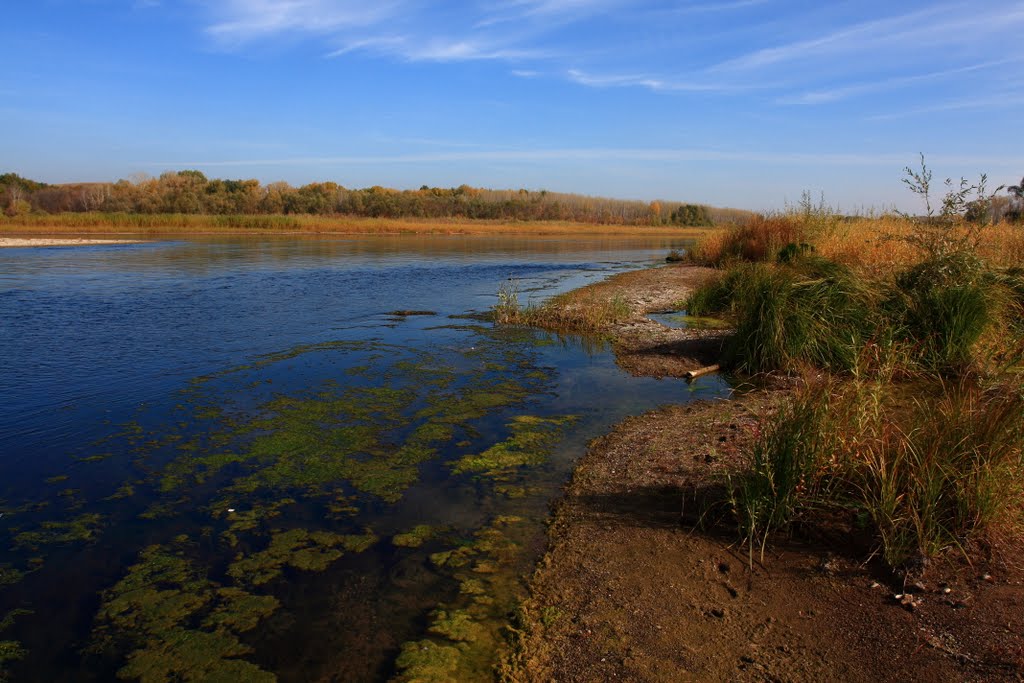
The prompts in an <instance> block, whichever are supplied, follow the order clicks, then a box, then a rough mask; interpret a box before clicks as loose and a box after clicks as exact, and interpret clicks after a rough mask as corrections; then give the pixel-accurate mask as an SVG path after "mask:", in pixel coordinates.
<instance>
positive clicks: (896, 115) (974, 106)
mask: <svg viewBox="0 0 1024 683" xmlns="http://www.w3.org/2000/svg"><path fill="white" fill-rule="evenodd" d="M1021 107H1024V94H1022V93H1019V92H1013V93H1000V94H996V95H990V96H987V97H965V98H961V99H954V100H946V101H944V102H937V103H935V104H931V105H928V106H924V107H913V108H910V109H904V110H902V111H897V112H891V113H888V114H877V115H875V116H869V117H868V120H869V121H889V120H893V119H903V118H908V117H911V116H920V115H922V114H935V113H939V112H948V111H969V110H977V111H988V110H997V109H1019V108H1021Z"/></svg>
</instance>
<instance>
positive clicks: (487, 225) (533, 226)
mask: <svg viewBox="0 0 1024 683" xmlns="http://www.w3.org/2000/svg"><path fill="white" fill-rule="evenodd" d="M706 231H707V229H706V228H692V227H681V226H643V225H639V226H635V225H605V224H596V223H572V222H567V221H493V220H472V219H443V220H438V219H409V218H401V219H397V218H358V217H348V216H314V215H272V216H260V215H253V216H216V215H194V214H101V213H66V214H53V215H38V216H35V215H29V216H19V217H14V218H11V217H0V232H2V233H4V234H7V235H10V236H14V235H61V234H90V235H91V234H110V233H118V234H121V233H142V234H148V233H161V234H208V233H227V234H234V233H244V234H264V233H298V234H302V233H326V234H366V235H378V234H379V235H393V234H426V235H531V236H544V235H552V236H558V235H586V236H615V237H626V236H628V237H671V238H680V239H693V238H697V237H699V236H701V235H702V234H703V233H704V232H706Z"/></svg>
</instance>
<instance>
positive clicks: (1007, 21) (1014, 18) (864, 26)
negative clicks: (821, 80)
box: [715, 3, 1024, 71]
mask: <svg viewBox="0 0 1024 683" xmlns="http://www.w3.org/2000/svg"><path fill="white" fill-rule="evenodd" d="M1022 24H1024V6H1021V5H1020V4H1019V3H1017V4H1015V5H1014V6H1012V7H1009V8H1007V7H999V8H996V9H990V10H985V9H978V8H976V7H975V6H973V5H962V4H958V5H935V6H932V7H928V8H926V9H923V10H918V11H915V12H910V13H906V14H901V15H897V16H893V17H887V18H884V19H876V20H871V21H865V22H861V23H856V24H853V25H851V26H847V27H843V28H839V29H838V30H834V31H832V32H830V33H827V34H825V35H822V36H820V37H818V38H811V39H808V40H801V41H796V42H792V43H787V44H784V45H779V46H776V47H770V48H763V49H760V50H755V51H754V52H750V53H748V54H745V55H741V56H738V57H734V58H732V59H728V60H726V61H724V62H722V63H720V64H718V65H717V66H716V67H715V70H717V71H737V70H751V69H761V68H765V67H769V66H773V65H776V64H781V63H788V62H799V61H808V60H814V59H818V58H821V57H823V56H828V55H835V54H841V53H851V52H853V53H861V54H872V53H877V52H878V51H879V50H880V49H883V48H887V49H894V48H895V49H899V50H904V51H914V50H921V49H922V48H924V47H926V46H929V45H932V44H935V43H941V44H942V45H943V47H945V48H946V49H947V50H949V49H950V48H952V47H953V46H954V45H978V44H979V41H982V40H984V38H985V37H986V36H991V35H998V34H1011V35H1012V34H1014V33H1016V32H1018V30H1019V27H1020V26H1021V25H1022Z"/></svg>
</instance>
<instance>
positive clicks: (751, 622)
mask: <svg viewBox="0 0 1024 683" xmlns="http://www.w3.org/2000/svg"><path fill="white" fill-rule="evenodd" d="M706 276H707V271H703V272H702V270H701V269H696V268H687V267H684V266H672V267H667V268H662V269H655V270H650V271H641V272H639V273H629V274H624V275H622V276H617V277H615V278H611V279H610V280H608V281H606V282H605V283H601V284H600V285H597V286H596V287H601V288H604V290H603V291H604V292H605V293H606V294H607V295H609V296H621V297H623V298H625V299H626V300H627V301H628V302H629V305H630V306H631V310H632V311H634V312H635V315H634V316H633V317H632V318H631V320H630V321H629V322H627V323H624V324H621V325H617V326H616V327H615V328H614V329H610V330H608V333H609V334H611V335H612V336H613V338H614V343H615V345H616V350H617V352H618V353H619V355H620V363H621V364H622V365H623V366H624V367H626V368H627V369H629V370H631V371H633V372H636V373H637V374H656V375H677V374H681V373H682V372H685V370H686V369H689V368H691V367H694V366H697V365H703V364H705V363H707V362H709V361H710V362H713V360H714V358H715V357H716V353H717V349H718V346H719V345H720V344H721V340H722V339H723V336H722V333H720V332H716V333H702V332H700V331H693V330H667V329H665V328H661V329H658V327H660V326H657V324H656V323H650V321H647V320H646V318H644V313H645V312H647V311H650V310H657V309H659V308H663V307H674V305H675V303H676V302H678V301H679V300H680V299H681V298H683V297H684V296H685V293H686V291H687V290H688V288H689V287H691V286H693V284H694V283H696V282H699V280H700V279H701V278H703V277H706ZM641 318H644V319H643V320H641ZM649 323H650V324H649ZM652 371H653V372H652ZM784 398H785V393H784V392H782V391H765V390H762V391H757V392H751V393H746V394H743V395H738V396H736V397H735V398H734V399H732V400H728V401H717V402H712V403H703V404H696V405H694V404H691V405H689V406H673V407H667V408H663V409H661V410H657V411H654V412H650V413H647V414H645V415H641V416H638V417H634V418H629V419H627V420H626V421H624V422H623V423H621V424H620V425H619V426H618V427H616V428H615V429H614V430H613V431H612V432H611V433H610V434H609V435H607V436H605V437H603V438H601V439H598V440H595V441H594V442H593V443H592V444H591V446H590V448H589V451H588V453H587V455H586V456H585V457H584V458H583V460H581V462H580V463H579V464H578V466H577V469H576V471H575V475H574V477H573V480H572V482H571V484H570V485H569V487H568V488H567V491H566V494H565V498H564V499H563V500H562V502H561V503H560V504H559V506H558V508H557V510H556V512H555V515H554V519H553V521H552V525H551V528H550V538H549V541H550V545H549V550H548V553H547V555H546V556H545V558H544V559H543V561H542V562H541V564H540V566H539V568H538V570H537V572H536V574H535V576H534V577H533V579H532V582H531V597H530V599H529V600H528V601H527V602H526V603H525V604H524V606H523V614H522V617H523V622H524V623H523V625H522V628H523V630H522V633H521V642H520V648H519V650H518V652H517V655H516V657H515V661H514V662H513V664H512V667H513V671H514V673H513V674H512V675H511V676H510V678H512V679H514V680H521V681H580V682H583V681H608V680H627V681H836V680H843V681H865V682H866V681H908V680H913V681H1019V680H1024V571H1022V569H1021V566H1020V561H1019V560H1018V559H1017V558H1020V557H1021V556H1022V555H1021V551H1022V550H1024V544H1021V543H1020V541H1019V539H1010V540H1007V541H1006V543H1005V546H1004V547H1002V548H997V549H995V550H994V551H993V552H992V553H990V554H989V556H987V557H986V559H984V561H983V563H982V561H978V560H976V561H975V563H974V565H973V566H972V565H970V564H968V563H967V562H966V561H964V560H963V559H962V557H961V556H952V557H949V558H948V559H946V560H942V561H941V562H939V563H936V564H935V566H932V567H929V568H928V570H927V571H926V572H925V576H924V578H923V580H922V581H921V582H919V584H918V585H910V586H904V585H902V584H901V583H900V582H899V581H898V580H896V579H894V577H893V576H891V575H889V574H888V573H887V572H885V571H884V570H883V569H882V568H881V565H880V563H878V562H876V561H874V560H872V559H871V556H870V542H869V541H867V540H861V539H857V538H856V537H855V536H850V535H838V534H837V535H833V536H831V537H830V536H829V535H828V531H827V530H826V531H825V532H821V531H820V530H819V531H818V532H816V533H815V535H814V536H808V537H800V538H791V539H785V538H780V539H776V540H774V541H773V542H772V544H770V545H769V547H768V549H767V552H766V554H765V556H764V560H763V562H762V561H761V560H760V558H759V557H757V556H755V557H754V559H753V561H751V558H750V556H749V555H748V552H747V548H746V546H744V545H743V544H742V543H741V542H740V541H739V540H738V536H737V534H736V532H735V531H731V530H730V528H729V523H728V519H729V513H728V510H727V509H726V508H727V504H719V505H718V506H717V507H714V506H711V501H721V500H722V499H723V497H724V496H723V491H724V488H723V480H724V478H725V475H726V473H727V472H728V471H730V469H735V468H736V467H739V466H741V465H742V464H743V455H742V453H743V449H744V447H745V446H746V445H748V444H749V443H750V442H751V440H752V439H753V438H754V435H755V433H756V430H757V421H758V419H759V417H762V416H764V415H766V414H769V413H770V412H771V411H772V410H773V409H774V408H775V407H776V406H777V405H778V404H779V402H780V401H781V400H783V399H784ZM719 521H720V522H721V523H718V524H716V522H719ZM902 594H910V595H912V597H911V598H910V599H907V600H904V601H903V602H904V603H909V604H901V601H900V600H899V599H897V598H896V596H897V595H902Z"/></svg>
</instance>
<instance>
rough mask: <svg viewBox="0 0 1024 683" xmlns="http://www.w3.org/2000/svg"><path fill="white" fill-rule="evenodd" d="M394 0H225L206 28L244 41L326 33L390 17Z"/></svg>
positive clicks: (395, 6) (217, 35)
mask: <svg viewBox="0 0 1024 683" xmlns="http://www.w3.org/2000/svg"><path fill="white" fill-rule="evenodd" d="M400 7H401V2H399V1H398V0H392V1H390V2H389V1H387V0H384V1H378V2H374V3H366V2H360V1H358V0H226V1H225V2H223V3H222V4H221V5H219V8H218V11H217V14H218V16H219V17H220V19H219V20H217V21H215V23H213V24H212V25H210V26H208V27H207V29H206V31H207V33H208V34H209V35H211V36H213V37H214V38H216V39H219V40H223V41H227V42H247V41H251V40H255V39H257V38H263V37H267V36H273V35H279V34H283V33H289V32H300V33H318V34H327V33H331V32H334V31H337V30H339V29H345V28H350V27H360V26H372V25H374V24H377V23H379V22H381V21H382V20H384V19H387V18H389V17H392V16H394V14H395V13H396V12H397V11H398V10H399V9H400Z"/></svg>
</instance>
